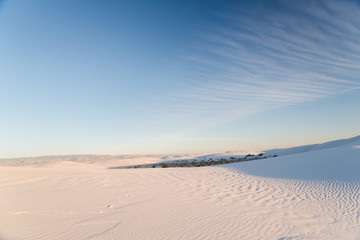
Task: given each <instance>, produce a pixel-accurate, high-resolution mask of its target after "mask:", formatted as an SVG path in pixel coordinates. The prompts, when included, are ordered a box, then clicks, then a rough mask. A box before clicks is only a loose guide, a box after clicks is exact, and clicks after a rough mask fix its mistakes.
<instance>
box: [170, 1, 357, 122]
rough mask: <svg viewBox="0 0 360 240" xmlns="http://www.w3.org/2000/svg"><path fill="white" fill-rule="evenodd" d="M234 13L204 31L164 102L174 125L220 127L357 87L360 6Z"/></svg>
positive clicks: (289, 5)
mask: <svg viewBox="0 0 360 240" xmlns="http://www.w3.org/2000/svg"><path fill="white" fill-rule="evenodd" d="M278 3H279V4H278V5H277V6H276V7H273V8H270V9H265V8H264V9H260V8H259V7H254V8H250V9H248V8H247V9H243V8H237V9H235V10H232V11H230V12H227V13H221V14H219V17H220V19H221V20H222V22H223V24H222V25H221V26H217V27H214V28H213V29H211V30H208V31H205V32H202V33H201V34H200V35H201V42H199V43H197V44H195V46H194V47H193V49H192V50H193V51H192V53H191V54H189V59H190V61H192V63H193V65H194V67H193V69H192V71H190V73H188V78H192V79H193V80H194V82H193V83H194V84H192V85H191V86H189V85H187V86H183V88H181V89H177V91H176V92H172V93H170V94H169V95H170V96H169V97H168V98H167V99H168V100H169V101H172V103H173V104H172V107H173V109H170V110H169V112H171V113H172V114H171V117H172V118H173V119H179V120H181V119H183V120H184V119H185V120H186V119H191V120H192V121H193V120H199V121H198V122H199V124H216V123H217V122H219V121H223V120H233V119H237V118H242V117H244V116H246V115H249V114H252V113H254V112H259V111H264V110H268V109H271V108H277V107H282V106H285V105H289V104H296V103H302V102H306V101H314V100H316V99H319V98H325V97H328V96H330V95H334V94H341V93H344V92H346V91H351V90H353V89H357V88H359V87H360V79H359V76H360V7H359V4H358V3H356V2H355V1H325V0H324V1H301V2H297V3H295V2H294V1H279V2H278Z"/></svg>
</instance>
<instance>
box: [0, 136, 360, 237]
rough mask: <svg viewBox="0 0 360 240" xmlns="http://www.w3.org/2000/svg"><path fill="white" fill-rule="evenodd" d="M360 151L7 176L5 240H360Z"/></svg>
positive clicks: (64, 167) (60, 167)
mask: <svg viewBox="0 0 360 240" xmlns="http://www.w3.org/2000/svg"><path fill="white" fill-rule="evenodd" d="M359 145H360V144H359V141H351V143H348V144H340V145H337V146H335V147H331V148H326V149H322V150H318V151H307V152H304V153H300V154H292V155H287V156H282V157H278V158H268V159H263V160H257V161H251V162H243V163H236V164H230V165H220V166H216V167H203V168H172V169H171V168H166V169H161V168H156V169H107V168H105V167H104V166H103V165H101V164H86V163H77V162H56V163H49V164H45V165H42V166H24V167H5V166H3V167H0V213H1V214H0V238H1V239H5V240H7V239H10V240H11V239H14V240H15V239H16V240H17V239H360V210H359V209H360V206H359V204H360V194H359V193H360V192H359V191H360V177H359V175H360V163H359V162H360V148H358V146H359Z"/></svg>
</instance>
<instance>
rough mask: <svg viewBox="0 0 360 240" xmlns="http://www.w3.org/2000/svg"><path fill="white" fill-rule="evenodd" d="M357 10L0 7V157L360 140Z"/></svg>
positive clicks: (125, 1) (107, 4)
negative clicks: (354, 138)
mask: <svg viewBox="0 0 360 240" xmlns="http://www.w3.org/2000/svg"><path fill="white" fill-rule="evenodd" d="M359 109H360V3H359V1H356V0H342V1H340V0H331V1H328V0H311V1H310V0H305V1H291V0H269V1H268V0H263V1H261V0H255V1H211V0H208V1H205V0H198V1H190V0H183V1H175V0H170V1H169V0H154V1H147V0H135V1H134V0H122V1H111V0H109V1H95V0H86V1H85V0H75V1H74V0H63V1H48V0H33V1H26V0H19V1H7V0H5V1H4V0H0V158H10V157H29V156H40V155H63V154H175V153H205V152H206V153H210V152H225V151H254V150H264V149H270V148H281V147H291V146H297V145H304V144H312V143H321V142H325V141H330V140H335V139H340V138H349V137H353V136H357V135H360V124H359V123H360V110H359Z"/></svg>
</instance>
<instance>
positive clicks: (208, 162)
mask: <svg viewBox="0 0 360 240" xmlns="http://www.w3.org/2000/svg"><path fill="white" fill-rule="evenodd" d="M269 157H277V155H272V156H271V155H270V156H265V155H264V154H263V153H260V154H258V155H253V154H248V155H246V156H244V157H230V158H220V159H212V158H209V159H204V160H199V159H191V160H177V161H173V162H160V163H152V164H141V165H131V166H121V167H110V168H109V169H125V168H175V167H205V166H214V165H221V164H230V163H237V162H247V161H253V160H258V159H265V158H269Z"/></svg>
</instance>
